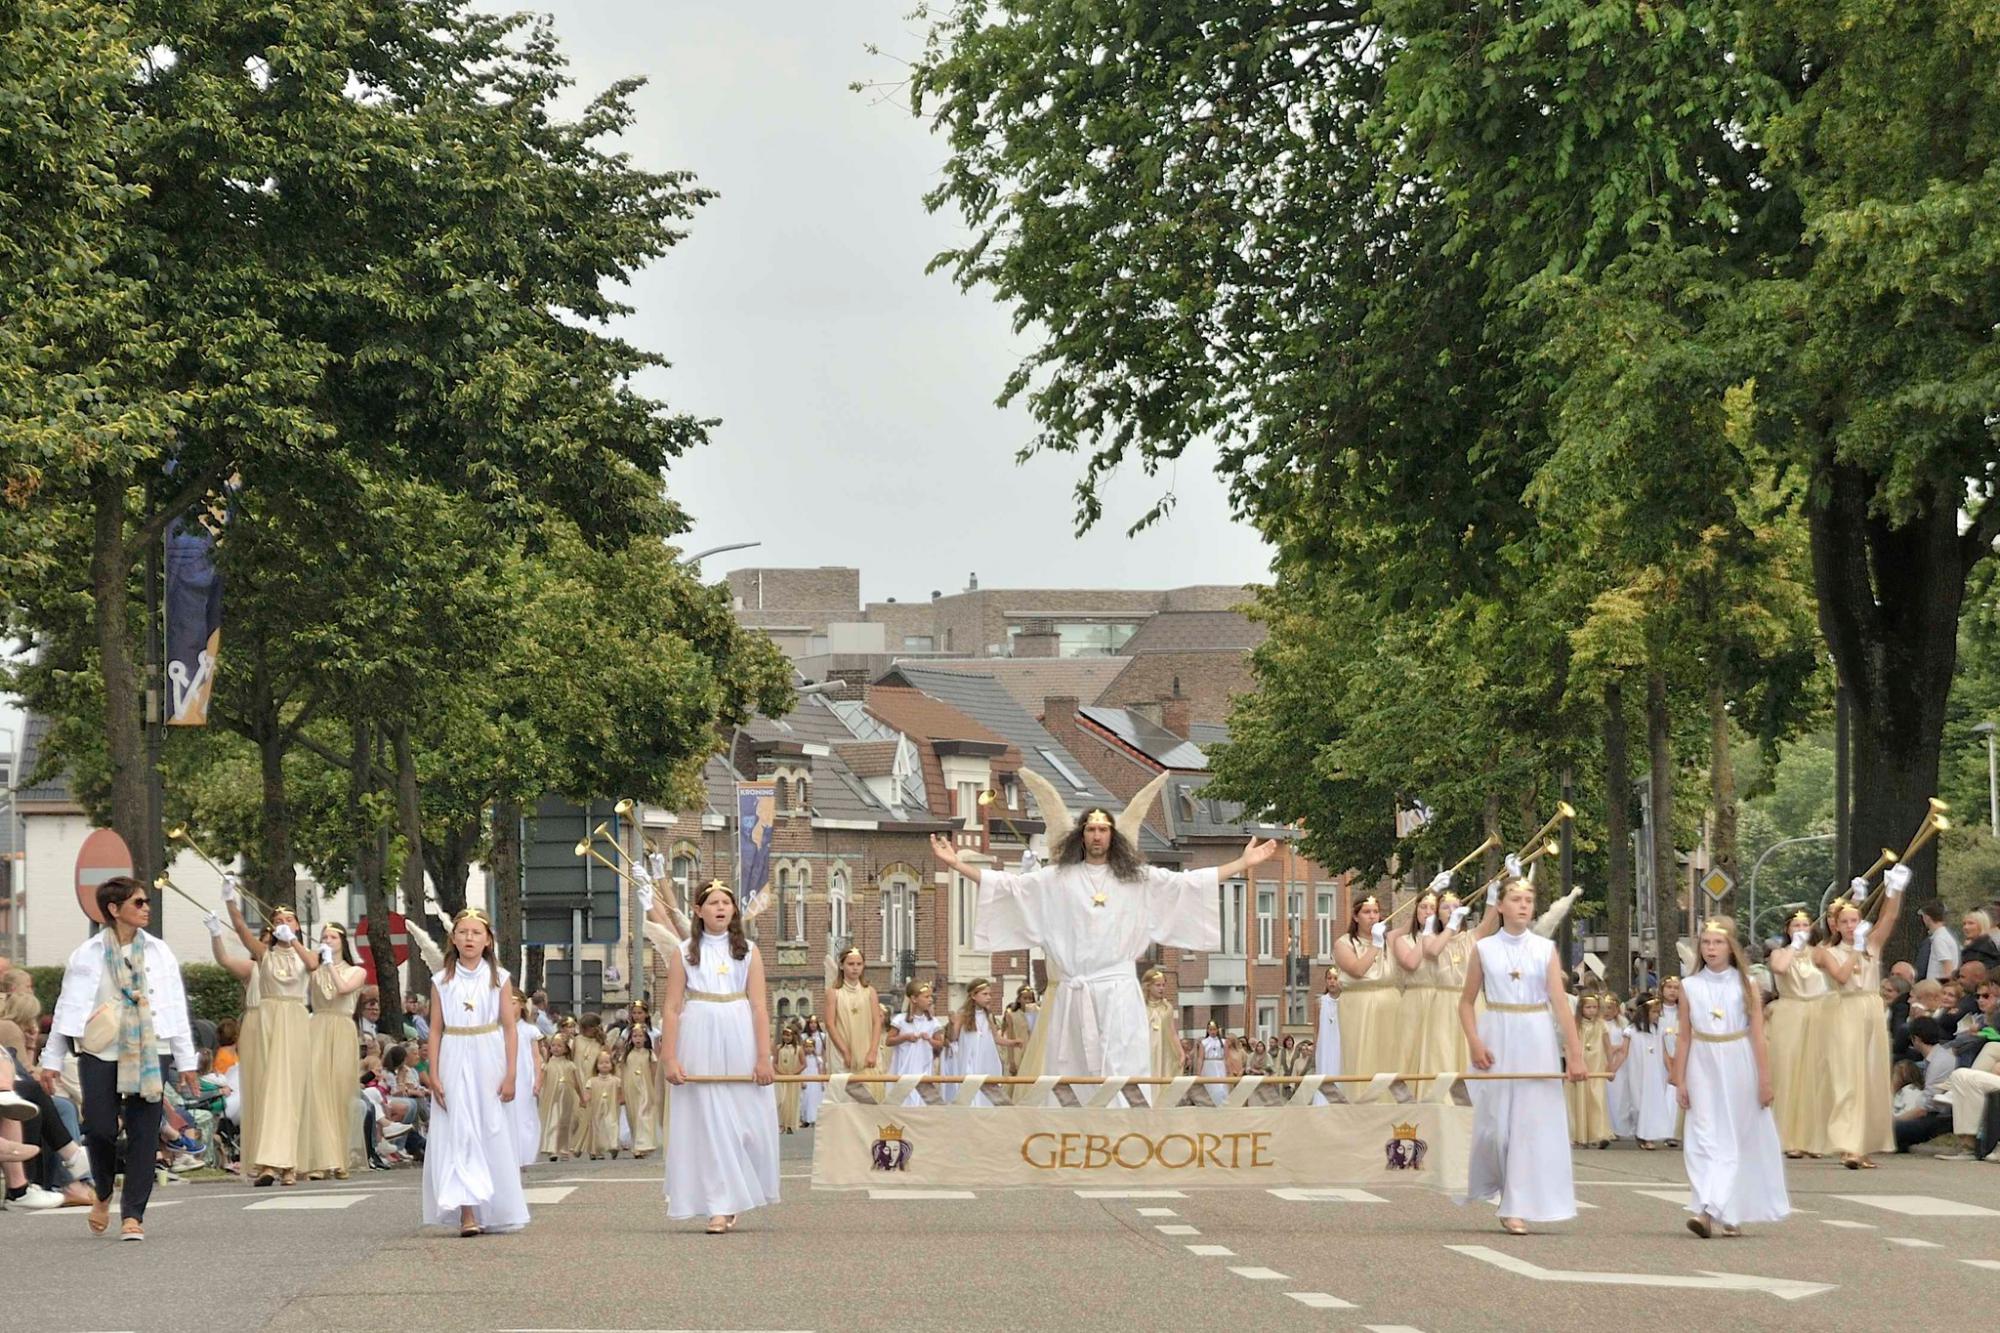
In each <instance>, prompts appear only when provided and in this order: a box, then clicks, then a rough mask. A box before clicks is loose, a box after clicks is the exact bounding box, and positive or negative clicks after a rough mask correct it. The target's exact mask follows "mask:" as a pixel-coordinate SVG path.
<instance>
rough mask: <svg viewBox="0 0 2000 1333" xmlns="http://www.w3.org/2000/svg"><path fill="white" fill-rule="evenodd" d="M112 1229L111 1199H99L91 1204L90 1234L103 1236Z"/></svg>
mask: <svg viewBox="0 0 2000 1333" xmlns="http://www.w3.org/2000/svg"><path fill="white" fill-rule="evenodd" d="M110 1229H111V1200H109V1199H99V1200H97V1201H96V1202H95V1203H93V1204H91V1205H90V1234H91V1235H93V1236H101V1235H103V1234H104V1233H105V1232H106V1231H108V1230H110Z"/></svg>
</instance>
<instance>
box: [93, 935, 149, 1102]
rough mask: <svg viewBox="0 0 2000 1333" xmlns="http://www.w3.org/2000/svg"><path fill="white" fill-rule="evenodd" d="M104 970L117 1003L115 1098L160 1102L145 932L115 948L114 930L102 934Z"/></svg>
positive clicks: (115, 936)
mask: <svg viewBox="0 0 2000 1333" xmlns="http://www.w3.org/2000/svg"><path fill="white" fill-rule="evenodd" d="M104 971H105V975H107V976H109V977H110V978H111V986H112V990H113V991H114V992H115V993H116V996H117V1003H118V1095H119V1096H121V1097H132V1096H136V1097H138V1098H140V1099H141V1100H143V1101H149V1102H156V1101H158V1100H160V1096H161V1093H162V1091H163V1089H162V1086H161V1078H160V1043H159V1041H158V1039H157V1038H155V1037H154V1035H153V1005H152V1001H151V1000H149V999H148V998H147V996H146V933H145V932H144V931H134V932H133V933H132V942H131V943H130V944H128V945H126V946H125V948H124V949H123V950H120V949H119V947H118V935H117V933H116V932H115V931H111V930H106V931H105V932H104Z"/></svg>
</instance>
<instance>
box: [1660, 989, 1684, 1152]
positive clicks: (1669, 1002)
mask: <svg viewBox="0 0 2000 1333" xmlns="http://www.w3.org/2000/svg"><path fill="white" fill-rule="evenodd" d="M1680 1039H1681V979H1680V978H1679V977H1668V978H1667V979H1666V980H1665V981H1662V982H1661V983H1660V1042H1661V1049H1662V1051H1663V1053H1664V1054H1665V1056H1666V1062H1667V1068H1668V1069H1672V1068H1673V1067H1674V1052H1675V1051H1677V1050H1679V1049H1680ZM1667 1100H1668V1101H1669V1102H1670V1103H1672V1105H1673V1117H1674V1125H1673V1128H1672V1129H1670V1130H1668V1131H1667V1140H1666V1142H1667V1146H1668V1147H1669V1148H1678V1147H1680V1146H1681V1122H1682V1121H1683V1120H1684V1119H1686V1117H1685V1116H1683V1115H1682V1114H1681V1108H1680V1104H1679V1103H1678V1102H1674V1101H1673V1090H1672V1089H1671V1088H1669V1089H1668V1094H1667Z"/></svg>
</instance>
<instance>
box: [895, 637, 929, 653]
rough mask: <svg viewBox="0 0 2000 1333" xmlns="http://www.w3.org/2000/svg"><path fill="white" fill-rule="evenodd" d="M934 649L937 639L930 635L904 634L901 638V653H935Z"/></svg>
mask: <svg viewBox="0 0 2000 1333" xmlns="http://www.w3.org/2000/svg"><path fill="white" fill-rule="evenodd" d="M936 648H937V639H936V638H935V637H934V636H932V635H929V634H905V635H904V636H903V651H904V652H906V653H928V652H935V651H936Z"/></svg>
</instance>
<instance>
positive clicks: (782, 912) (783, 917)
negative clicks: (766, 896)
mask: <svg viewBox="0 0 2000 1333" xmlns="http://www.w3.org/2000/svg"><path fill="white" fill-rule="evenodd" d="M777 876H778V936H779V938H780V939H787V938H790V937H789V936H788V935H787V933H786V932H787V930H788V928H789V927H790V926H791V924H792V903H793V902H794V901H795V900H796V899H797V897H798V890H797V889H795V888H793V887H792V868H791V867H790V866H779V867H778V870H777Z"/></svg>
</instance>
